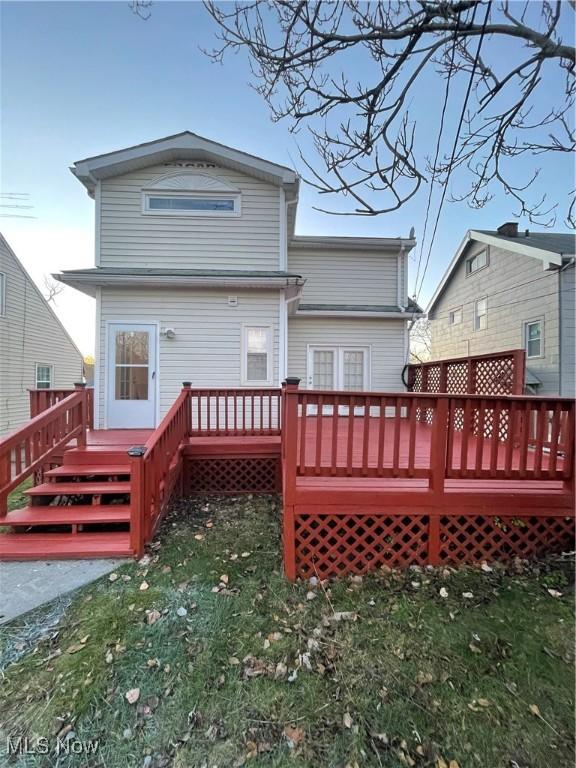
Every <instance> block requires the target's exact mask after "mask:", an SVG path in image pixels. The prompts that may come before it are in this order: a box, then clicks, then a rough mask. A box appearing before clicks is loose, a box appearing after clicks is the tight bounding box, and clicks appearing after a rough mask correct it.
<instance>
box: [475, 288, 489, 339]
mask: <svg viewBox="0 0 576 768" xmlns="http://www.w3.org/2000/svg"><path fill="white" fill-rule="evenodd" d="M481 301H485V302H486V310H485V312H484V315H479V314H478V304H479V303H480V302H481ZM480 317H486V325H485V326H484V328H480V327H479V326H478V324H477V322H478V319H479V318H480ZM487 328H488V296H481V297H480V298H479V299H476V301H475V302H474V329H473V330H474V331H485V330H486V329H487Z"/></svg>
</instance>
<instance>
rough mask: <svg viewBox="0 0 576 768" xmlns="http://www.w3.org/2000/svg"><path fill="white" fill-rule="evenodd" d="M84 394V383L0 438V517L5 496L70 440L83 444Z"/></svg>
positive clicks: (3, 513)
mask: <svg viewBox="0 0 576 768" xmlns="http://www.w3.org/2000/svg"><path fill="white" fill-rule="evenodd" d="M87 425H88V413H87V394H86V390H85V388H84V385H83V384H77V385H76V388H75V390H74V392H72V394H70V395H68V397H66V398H64V399H63V400H60V402H58V403H56V404H55V405H53V406H51V407H50V408H48V409H47V410H45V411H42V413H39V414H38V415H37V416H35V417H34V418H32V419H30V420H29V421H27V422H26V424H24V425H23V426H21V427H19V428H18V429H15V430H14V431H13V432H11V433H10V434H8V435H6V436H5V437H3V438H0V518H2V517H6V515H7V513H8V495H9V494H10V493H11V492H12V491H13V490H14V489H15V488H17V487H18V486H19V485H20V484H21V483H23V482H24V480H26V479H27V478H28V477H30V476H31V475H33V474H34V472H35V471H36V470H37V469H39V468H40V467H42V466H43V465H44V464H46V463H47V462H48V461H49V459H50V458H51V457H52V456H53V455H54V454H55V453H57V452H58V451H59V450H61V449H62V448H64V446H66V445H68V444H69V443H70V442H71V441H72V440H74V439H76V440H77V445H78V446H84V445H86V430H87Z"/></svg>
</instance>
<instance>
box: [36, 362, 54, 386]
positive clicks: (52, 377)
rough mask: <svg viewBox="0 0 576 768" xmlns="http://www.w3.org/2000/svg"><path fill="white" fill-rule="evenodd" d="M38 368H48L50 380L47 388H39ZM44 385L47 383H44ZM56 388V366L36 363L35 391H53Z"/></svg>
mask: <svg viewBox="0 0 576 768" xmlns="http://www.w3.org/2000/svg"><path fill="white" fill-rule="evenodd" d="M38 368H48V370H49V371H50V379H49V381H48V386H47V387H39V386H38ZM43 383H46V382H45V381H43ZM53 387H54V366H53V365H52V364H51V363H34V388H35V389H53Z"/></svg>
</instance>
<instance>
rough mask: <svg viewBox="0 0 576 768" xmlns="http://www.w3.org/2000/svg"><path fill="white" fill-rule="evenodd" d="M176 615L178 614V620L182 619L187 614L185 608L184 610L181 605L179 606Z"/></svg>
mask: <svg viewBox="0 0 576 768" xmlns="http://www.w3.org/2000/svg"><path fill="white" fill-rule="evenodd" d="M176 613H177V614H178V616H180V618H183V617H184V616H186V615H187V614H188V611H187V610H186V608H184V606H183V605H181V606H180V608H178V610H177V611H176Z"/></svg>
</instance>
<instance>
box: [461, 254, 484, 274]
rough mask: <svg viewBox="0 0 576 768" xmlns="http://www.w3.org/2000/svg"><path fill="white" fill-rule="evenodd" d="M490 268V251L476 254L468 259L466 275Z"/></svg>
mask: <svg viewBox="0 0 576 768" xmlns="http://www.w3.org/2000/svg"><path fill="white" fill-rule="evenodd" d="M487 266H488V249H487V248H484V250H482V251H479V252H478V253H475V254H474V256H470V258H468V259H466V275H471V274H473V273H474V272H478V270H479V269H483V268H484V267H487Z"/></svg>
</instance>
